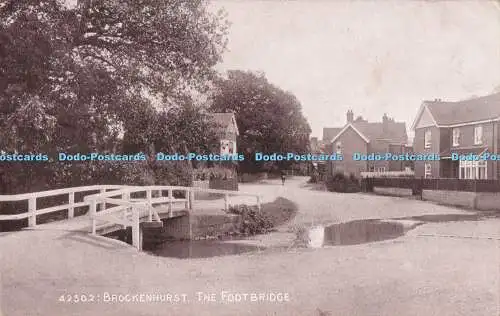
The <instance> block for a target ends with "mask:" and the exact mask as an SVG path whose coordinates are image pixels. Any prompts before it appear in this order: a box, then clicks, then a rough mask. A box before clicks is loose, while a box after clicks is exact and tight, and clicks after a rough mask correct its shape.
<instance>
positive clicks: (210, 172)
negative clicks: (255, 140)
mask: <svg viewBox="0 0 500 316" xmlns="http://www.w3.org/2000/svg"><path fill="white" fill-rule="evenodd" d="M235 177H236V173H235V172H234V171H233V170H231V169H228V168H224V167H219V166H217V167H211V168H199V169H194V171H193V179H194V180H202V181H203V180H213V179H222V180H227V179H233V178H235Z"/></svg>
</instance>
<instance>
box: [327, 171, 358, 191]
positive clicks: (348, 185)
mask: <svg viewBox="0 0 500 316" xmlns="http://www.w3.org/2000/svg"><path fill="white" fill-rule="evenodd" d="M326 188H327V190H328V191H330V192H340V193H354V192H360V191H361V186H360V182H359V180H358V179H357V178H356V177H355V176H354V174H352V173H351V174H350V175H349V176H348V177H347V176H346V175H345V174H344V173H341V172H337V173H335V174H334V175H333V176H328V177H327V179H326Z"/></svg>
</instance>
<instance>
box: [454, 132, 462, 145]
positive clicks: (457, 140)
mask: <svg viewBox="0 0 500 316" xmlns="http://www.w3.org/2000/svg"><path fill="white" fill-rule="evenodd" d="M458 145H460V130H459V129H458V128H454V129H453V146H458Z"/></svg>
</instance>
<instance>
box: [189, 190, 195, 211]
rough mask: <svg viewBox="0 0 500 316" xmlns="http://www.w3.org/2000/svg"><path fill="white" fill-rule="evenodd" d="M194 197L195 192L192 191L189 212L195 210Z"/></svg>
mask: <svg viewBox="0 0 500 316" xmlns="http://www.w3.org/2000/svg"><path fill="white" fill-rule="evenodd" d="M194 197H195V194H194V191H190V194H189V210H193V204H194Z"/></svg>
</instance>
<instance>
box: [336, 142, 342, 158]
mask: <svg viewBox="0 0 500 316" xmlns="http://www.w3.org/2000/svg"><path fill="white" fill-rule="evenodd" d="M335 152H336V153H337V155H342V142H340V141H339V142H337V144H336V145H335Z"/></svg>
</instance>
